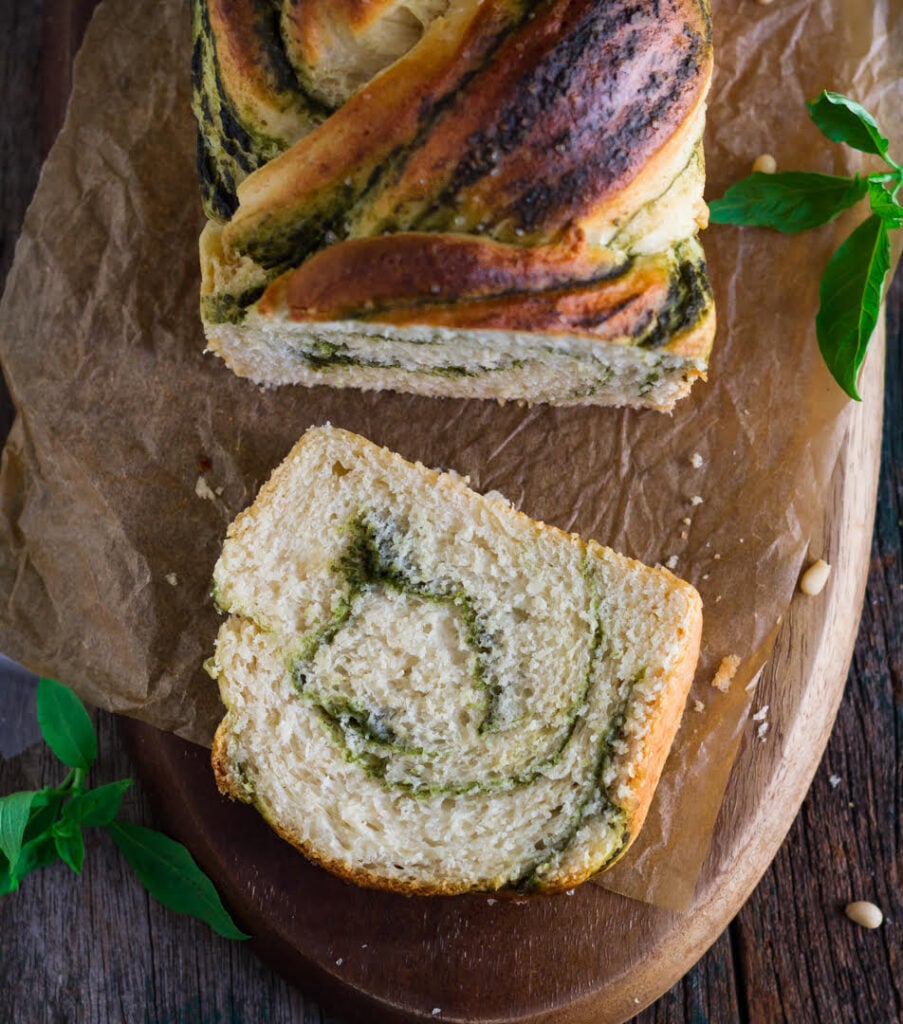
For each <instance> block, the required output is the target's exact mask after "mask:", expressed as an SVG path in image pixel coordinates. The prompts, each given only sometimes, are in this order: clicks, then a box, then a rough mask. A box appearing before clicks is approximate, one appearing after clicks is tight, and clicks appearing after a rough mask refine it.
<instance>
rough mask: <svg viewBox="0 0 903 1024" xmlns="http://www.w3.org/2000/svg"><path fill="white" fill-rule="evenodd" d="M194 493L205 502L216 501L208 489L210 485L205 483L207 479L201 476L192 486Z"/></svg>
mask: <svg viewBox="0 0 903 1024" xmlns="http://www.w3.org/2000/svg"><path fill="white" fill-rule="evenodd" d="M194 493H195V494H196V495H197V496H198V497H199V498H203V499H204V500H205V501H216V495H215V494H214V493H213V491H212V490H211V489H210V484H208V483H207V478H206V477H205V476H203V475H201V476H199V477H198V481H197V483H196V484H195V485H194Z"/></svg>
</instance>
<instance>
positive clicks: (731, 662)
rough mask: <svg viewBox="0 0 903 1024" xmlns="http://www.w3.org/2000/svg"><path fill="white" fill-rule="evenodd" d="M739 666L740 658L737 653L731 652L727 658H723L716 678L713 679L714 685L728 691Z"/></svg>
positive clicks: (725, 691)
mask: <svg viewBox="0 0 903 1024" xmlns="http://www.w3.org/2000/svg"><path fill="white" fill-rule="evenodd" d="M739 667H740V659H739V657H738V656H737V655H736V654H729V655H728V656H727V657H726V658H722V659H721V664H720V665H719V666H718V671H717V672H716V673H715V678H714V679H713V680H712V686H714V687H715V689H716V690H720V691H721V692H722V693H727V691H728V690H729V689H730V688H731V683H732V682H733V679H734V676H735V675H736V674H737V669H738V668H739Z"/></svg>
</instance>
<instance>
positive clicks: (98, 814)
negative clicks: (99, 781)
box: [63, 779, 132, 828]
mask: <svg viewBox="0 0 903 1024" xmlns="http://www.w3.org/2000/svg"><path fill="white" fill-rule="evenodd" d="M131 784H132V780H131V779H121V780H120V781H119V782H109V783H107V785H105V786H98V787H97V789H89V790H87V791H86V792H85V793H81V794H79V795H78V796H74V797H73V798H72V799H71V800H70V801H69V803H67V804H66V806H65V807H64V808H63V818H64V819H65V820H66V821H77V822H79V824H81V825H84V826H87V827H89V828H97V827H99V826H101V825H109V824H110V822H111V821H112V820H113V819H114V818H115V817H116V815H117V814H118V813H119V807H120V805H121V804H122V794H123V793H124V792H125V791H126V790H127V789H128V788H129V786H131Z"/></svg>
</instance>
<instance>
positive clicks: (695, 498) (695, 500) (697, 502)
mask: <svg viewBox="0 0 903 1024" xmlns="http://www.w3.org/2000/svg"><path fill="white" fill-rule="evenodd" d="M690 504H691V505H701V504H702V498H700V496H699V495H698V494H694V495H693V497H692V498H690Z"/></svg>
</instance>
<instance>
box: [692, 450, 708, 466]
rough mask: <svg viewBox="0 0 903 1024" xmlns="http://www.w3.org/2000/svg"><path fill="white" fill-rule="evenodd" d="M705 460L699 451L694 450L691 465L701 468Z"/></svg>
mask: <svg viewBox="0 0 903 1024" xmlns="http://www.w3.org/2000/svg"><path fill="white" fill-rule="evenodd" d="M704 462H705V460H704V459H703V457H702V456H701V455H700V454H699V452H693V454H692V455H691V456H690V465H691V466H692V467H693V469H699V468H700V467H701V466H702V465H704Z"/></svg>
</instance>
